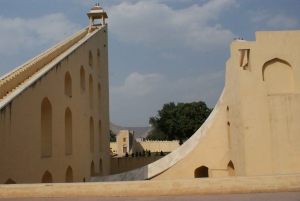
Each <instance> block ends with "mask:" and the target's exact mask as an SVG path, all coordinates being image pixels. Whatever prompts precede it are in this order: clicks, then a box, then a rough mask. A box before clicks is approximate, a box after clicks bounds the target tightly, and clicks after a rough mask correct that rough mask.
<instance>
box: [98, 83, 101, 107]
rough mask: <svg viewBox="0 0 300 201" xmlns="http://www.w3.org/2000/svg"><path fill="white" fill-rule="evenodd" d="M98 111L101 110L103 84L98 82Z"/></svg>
mask: <svg viewBox="0 0 300 201" xmlns="http://www.w3.org/2000/svg"><path fill="white" fill-rule="evenodd" d="M98 112H99V113H100V112H101V85H100V84H98Z"/></svg>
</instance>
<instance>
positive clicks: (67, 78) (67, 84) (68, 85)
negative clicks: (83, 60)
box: [65, 72, 72, 97]
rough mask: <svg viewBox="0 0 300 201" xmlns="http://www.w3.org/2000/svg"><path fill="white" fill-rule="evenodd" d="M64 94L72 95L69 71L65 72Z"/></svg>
mask: <svg viewBox="0 0 300 201" xmlns="http://www.w3.org/2000/svg"><path fill="white" fill-rule="evenodd" d="M65 94H66V95H67V96H69V97H72V79H71V76H70V73H69V72H66V74H65Z"/></svg>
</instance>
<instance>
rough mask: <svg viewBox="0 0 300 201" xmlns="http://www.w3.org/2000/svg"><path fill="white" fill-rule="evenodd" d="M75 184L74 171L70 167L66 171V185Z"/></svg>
mask: <svg viewBox="0 0 300 201" xmlns="http://www.w3.org/2000/svg"><path fill="white" fill-rule="evenodd" d="M72 182H73V169H72V168H71V167H70V166H69V167H68V169H67V171H66V183H72Z"/></svg>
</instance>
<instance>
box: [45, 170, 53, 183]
mask: <svg viewBox="0 0 300 201" xmlns="http://www.w3.org/2000/svg"><path fill="white" fill-rule="evenodd" d="M42 183H53V179H52V175H51V173H50V172H49V171H48V170H47V171H46V172H45V173H44V175H43V177H42Z"/></svg>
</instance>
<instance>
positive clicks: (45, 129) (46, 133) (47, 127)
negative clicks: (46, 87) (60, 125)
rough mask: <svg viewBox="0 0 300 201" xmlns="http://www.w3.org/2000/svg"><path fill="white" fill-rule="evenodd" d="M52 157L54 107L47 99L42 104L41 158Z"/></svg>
mask: <svg viewBox="0 0 300 201" xmlns="http://www.w3.org/2000/svg"><path fill="white" fill-rule="evenodd" d="M51 156H52V106H51V103H50V101H49V99H48V98H47V97H46V98H44V99H43V101H42V104H41V157H42V158H44V157H51Z"/></svg>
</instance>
